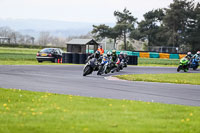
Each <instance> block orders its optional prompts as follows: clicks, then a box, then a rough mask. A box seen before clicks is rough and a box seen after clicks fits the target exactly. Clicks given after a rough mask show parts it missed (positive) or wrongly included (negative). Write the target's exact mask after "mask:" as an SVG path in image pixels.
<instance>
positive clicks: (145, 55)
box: [140, 52, 149, 58]
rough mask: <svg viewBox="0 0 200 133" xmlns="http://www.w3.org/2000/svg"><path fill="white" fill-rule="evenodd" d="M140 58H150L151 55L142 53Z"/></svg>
mask: <svg viewBox="0 0 200 133" xmlns="http://www.w3.org/2000/svg"><path fill="white" fill-rule="evenodd" d="M140 57H141V58H149V53H148V52H140Z"/></svg>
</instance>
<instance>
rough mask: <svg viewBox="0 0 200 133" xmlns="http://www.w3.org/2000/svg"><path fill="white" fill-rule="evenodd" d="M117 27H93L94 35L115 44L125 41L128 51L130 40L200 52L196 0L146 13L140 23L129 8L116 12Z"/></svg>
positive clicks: (180, 1)
mask: <svg viewBox="0 0 200 133" xmlns="http://www.w3.org/2000/svg"><path fill="white" fill-rule="evenodd" d="M114 16H115V17H116V20H117V21H116V24H115V26H113V27H109V26H107V25H105V24H101V25H93V30H92V34H93V36H94V37H95V38H96V39H97V40H102V39H104V38H105V37H108V38H112V39H113V40H114V44H116V41H117V40H118V39H119V40H120V39H123V43H124V50H128V49H127V38H129V39H136V40H143V41H144V40H147V41H148V46H171V47H185V48H187V49H190V50H192V51H197V50H200V3H199V2H197V3H196V2H195V1H194V0H173V2H172V3H171V4H170V5H169V6H168V8H162V9H156V10H151V11H149V12H147V13H145V14H144V15H143V16H144V20H142V21H137V18H135V17H134V16H133V15H132V13H131V12H130V11H129V10H128V9H126V8H125V9H124V10H123V11H122V12H120V11H115V12H114Z"/></svg>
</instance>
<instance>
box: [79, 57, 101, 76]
mask: <svg viewBox="0 0 200 133" xmlns="http://www.w3.org/2000/svg"><path fill="white" fill-rule="evenodd" d="M98 67H99V65H98V62H97V59H96V58H92V59H90V60H88V61H87V63H86V64H85V66H84V68H83V76H86V75H89V74H92V72H93V71H97V70H98Z"/></svg>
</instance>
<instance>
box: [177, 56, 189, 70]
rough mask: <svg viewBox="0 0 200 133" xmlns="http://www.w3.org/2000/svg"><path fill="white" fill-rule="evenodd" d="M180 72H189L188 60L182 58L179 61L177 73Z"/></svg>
mask: <svg viewBox="0 0 200 133" xmlns="http://www.w3.org/2000/svg"><path fill="white" fill-rule="evenodd" d="M180 70H183V71H184V72H187V71H188V70H189V60H188V59H187V58H182V59H181V60H180V63H179V66H178V68H177V72H179V71H180Z"/></svg>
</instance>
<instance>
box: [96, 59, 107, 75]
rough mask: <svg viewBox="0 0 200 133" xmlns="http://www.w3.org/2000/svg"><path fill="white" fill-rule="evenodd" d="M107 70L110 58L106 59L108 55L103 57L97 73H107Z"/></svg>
mask: <svg viewBox="0 0 200 133" xmlns="http://www.w3.org/2000/svg"><path fill="white" fill-rule="evenodd" d="M109 72H110V59H108V57H103V59H102V62H101V65H100V67H99V71H98V72H97V75H102V74H104V73H105V74H107V73H109Z"/></svg>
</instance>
